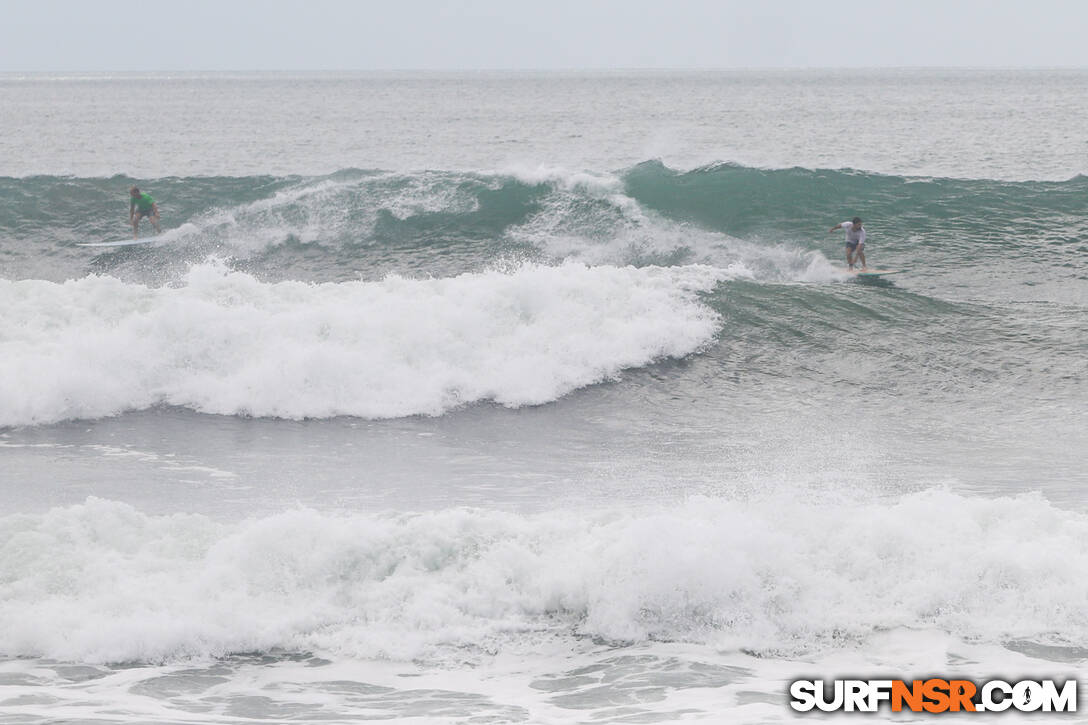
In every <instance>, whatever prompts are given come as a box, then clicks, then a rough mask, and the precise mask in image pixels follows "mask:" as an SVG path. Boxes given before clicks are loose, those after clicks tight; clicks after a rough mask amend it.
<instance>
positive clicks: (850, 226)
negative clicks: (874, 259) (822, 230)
mask: <svg viewBox="0 0 1088 725" xmlns="http://www.w3.org/2000/svg"><path fill="white" fill-rule="evenodd" d="M837 229H845V230H846V266H848V267H849V268H850V269H853V268H854V265H855V264H857V263H858V262H859V261H860V262H861V268H862V269H866V266H865V227H863V226H861V217H857V216H856V217H854V218H853V219H852V220H850V221H848V222H843V223H842V224H836V225H835V226H833V227H831V228H830V229H829V230H827V233H828V234H830V233H831V232H833V231H835V230H837Z"/></svg>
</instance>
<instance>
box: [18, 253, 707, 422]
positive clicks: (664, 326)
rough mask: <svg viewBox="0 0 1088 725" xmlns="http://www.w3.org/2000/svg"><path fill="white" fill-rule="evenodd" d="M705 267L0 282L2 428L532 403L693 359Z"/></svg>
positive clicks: (387, 413) (701, 337) (219, 268)
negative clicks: (174, 413) (184, 411)
mask: <svg viewBox="0 0 1088 725" xmlns="http://www.w3.org/2000/svg"><path fill="white" fill-rule="evenodd" d="M725 276H726V273H725V272H723V271H722V270H718V269H714V268H710V267H699V266H692V267H681V268H643V269H635V268H632V267H625V268H618V267H587V266H585V265H581V264H573V263H572V264H565V265H562V266H559V267H548V266H541V265H525V266H520V267H517V268H515V269H513V270H510V271H505V272H503V271H498V270H494V271H488V272H481V273H473V274H464V275H461V276H459V277H455V278H448V279H429V280H411V279H404V278H401V277H397V276H390V277H388V278H386V279H385V280H382V281H380V282H343V283H337V284H334V283H326V284H306V283H301V282H280V283H275V284H267V283H262V282H260V281H258V280H257V279H256V278H254V277H252V276H250V275H248V274H243V273H238V272H231V271H229V270H228V269H227V268H226V267H225V266H224V265H223V264H221V263H208V264H204V265H199V266H197V267H194V268H193V269H192V270H191V271H190V272H189V274H188V277H187V278H186V280H185V282H184V284H182V285H181V286H177V287H161V288H154V287H147V286H144V285H139V284H128V283H124V282H121V281H119V280H117V279H114V278H111V277H98V276H91V277H86V278H83V279H79V280H70V281H68V282H65V283H63V284H56V283H52V282H46V281H41V280H25V281H17V282H11V281H6V280H0V308H2V309H4V311H5V315H4V317H3V323H2V324H3V329H2V330H0V425H23V424H38V423H48V422H52V421H58V420H64V419H71V418H94V417H100V416H107V415H113V414H116V413H120V412H122V411H125V410H132V409H143V408H147V407H149V406H153V405H157V404H171V405H180V406H186V407H189V408H192V409H194V410H198V411H202V412H207V413H220V414H228V415H232V414H246V415H255V416H276V417H285V418H304V417H329V416H336V415H354V416H360V417H365V418H387V417H399V416H406V415H416V414H425V415H438V414H441V413H443V412H445V411H447V410H449V409H451V408H453V407H456V406H460V405H463V404H466V403H472V402H476V401H483V400H493V401H496V402H498V403H501V404H503V405H507V406H512V407H516V406H521V405H536V404H541V403H547V402H549V401H553V400H556V399H557V398H559V397H561V396H563V395H565V394H567V393H569V392H571V391H572V390H574V389H576V388H579V387H583V386H586V385H591V384H594V383H598V382H601V381H605V380H609V379H612V378H614V377H615V376H617V375H618V374H619V373H620V371H621V370H623V369H625V368H631V367H637V366H641V365H645V364H647V363H649V362H651V361H653V360H655V359H658V358H664V357H679V356H683V355H687V354H690V353H692V352H695V351H697V350H698V349H699V348H700V347H701V346H702V345H704V344H706V343H707V342H708V341H709V340H710V339H711V337H712V336H713V335H714V333H715V330H716V329H717V324H718V317H717V315H716V313H714V312H713V310H711V309H710V308H709V307H708V306H706V305H705V304H703V303H702V302H701V301H700V300H699V299H698V297H697V293H698V292H700V291H704V290H708V289H710V288H712V287H713V286H714V284H715V283H716V282H717V281H718V280H719V279H722V278H724V277H725Z"/></svg>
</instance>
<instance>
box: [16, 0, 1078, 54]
mask: <svg viewBox="0 0 1088 725" xmlns="http://www.w3.org/2000/svg"><path fill="white" fill-rule="evenodd" d="M1086 34H1088V1H1085V0H656V1H653V2H651V1H650V0H598V1H596V2H595V1H594V0H547V1H545V0H464V1H462V2H455V1H453V0H451V1H450V2H439V1H438V0H433V1H428V0H391V1H389V2H377V1H372V0H355V1H353V0H307V1H305V2H304V1H302V0H299V1H294V0H172V1H171V2H165V1H164V0H135V1H130V2H119V1H117V0H78V1H76V0H36V1H31V0H26V1H24V0H0V71H100V70H370V69H374V70H387V69H439V70H444V69H448V70H463V69H572V68H781V67H789V68H797V67H802V68H803V67H886V66H976V67H977V66H986V67H993V66H997V67H1041V66H1042V67H1052V66H1063V67H1088V38H1086Z"/></svg>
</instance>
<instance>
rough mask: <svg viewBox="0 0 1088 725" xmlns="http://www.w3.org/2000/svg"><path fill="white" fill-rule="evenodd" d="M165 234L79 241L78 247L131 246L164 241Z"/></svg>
mask: <svg viewBox="0 0 1088 725" xmlns="http://www.w3.org/2000/svg"><path fill="white" fill-rule="evenodd" d="M164 236H165V235H163V234H156V235H155V236H153V237H142V238H140V239H122V240H121V241H119V242H77V243H76V246H77V247H130V246H132V245H133V244H151V243H152V242H160V241H162V239H163V237H164Z"/></svg>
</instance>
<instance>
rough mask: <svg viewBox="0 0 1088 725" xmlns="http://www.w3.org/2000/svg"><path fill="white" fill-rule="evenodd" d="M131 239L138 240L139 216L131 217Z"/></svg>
mask: <svg viewBox="0 0 1088 725" xmlns="http://www.w3.org/2000/svg"><path fill="white" fill-rule="evenodd" d="M132 238H133V239H139V238H140V215H139V214H133V215H132Z"/></svg>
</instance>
